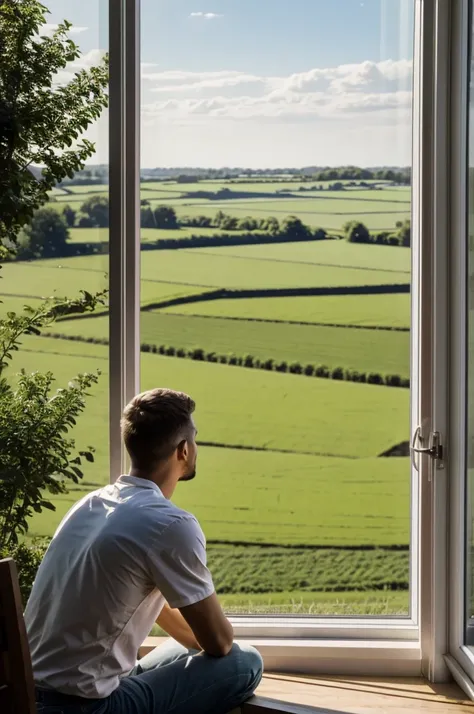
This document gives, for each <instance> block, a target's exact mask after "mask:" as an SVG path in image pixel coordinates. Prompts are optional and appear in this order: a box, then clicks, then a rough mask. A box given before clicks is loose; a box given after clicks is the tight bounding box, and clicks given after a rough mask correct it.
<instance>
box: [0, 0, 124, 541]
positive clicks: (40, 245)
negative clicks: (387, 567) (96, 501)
mask: <svg viewBox="0 0 474 714" xmlns="http://www.w3.org/2000/svg"><path fill="white" fill-rule="evenodd" d="M47 5H48V9H49V10H50V14H49V15H48V17H47V24H46V26H44V27H42V28H41V32H40V33H41V34H51V33H52V32H54V30H55V28H56V27H57V24H58V23H60V22H62V21H63V20H64V19H66V20H69V21H70V22H71V23H72V27H71V28H70V31H69V36H70V38H71V39H73V40H74V41H75V42H76V43H77V44H78V45H79V47H80V49H81V57H80V58H79V59H78V60H77V61H75V62H73V63H71V64H69V65H68V67H67V68H66V70H64V71H62V72H60V73H59V74H58V75H57V77H56V80H55V81H56V82H57V84H58V85H61V84H64V83H67V82H69V81H71V79H73V77H74V74H75V73H77V72H81V71H82V70H83V69H88V68H90V67H92V66H94V65H97V64H98V63H99V62H100V61H101V59H102V57H103V55H104V53H105V51H107V49H108V24H107V18H108V9H107V2H99V3H98V2H95V1H93V0H86V1H85V2H81V3H76V2H67V3H65V2H60V1H59V0H50V1H49V2H48V3H47ZM85 138H88V139H89V140H91V141H93V142H94V143H95V145H96V153H95V155H94V156H93V157H92V158H91V160H90V161H89V162H88V163H87V165H86V167H85V168H84V170H83V171H81V172H79V173H76V175H75V176H74V177H73V178H69V179H65V180H64V181H63V182H62V183H61V184H60V185H58V186H57V187H56V188H55V189H54V190H53V191H52V192H51V194H50V196H49V202H48V203H47V204H46V205H45V206H43V207H42V208H41V209H39V210H38V211H37V213H36V215H35V217H34V220H33V222H32V225H31V227H30V228H28V229H27V230H26V231H23V232H22V234H21V235H20V237H19V244H20V252H19V255H18V258H17V259H16V260H15V261H12V262H7V263H4V264H3V266H2V270H1V275H0V299H1V301H2V302H1V304H0V308H1V311H2V314H6V313H7V312H11V311H13V312H17V313H20V312H22V310H23V307H24V305H31V306H36V305H38V304H39V303H40V301H41V299H42V298H48V297H57V298H63V297H67V298H76V297H79V295H80V291H84V290H86V291H88V292H90V293H91V294H94V293H97V292H100V291H102V290H104V289H105V288H107V287H108V276H107V273H108V240H109V236H108V131H107V113H106V112H104V114H103V116H102V118H101V120H100V122H99V123H98V124H96V125H94V126H91V128H90V129H89V131H88V132H87V134H86V135H85ZM32 170H33V171H37V172H39V171H41V167H35V166H33V167H32ZM101 311H102V312H103V313H104V316H103V317H100V312H101ZM106 315H107V312H106V307H105V306H104V307H102V308H101V309H99V310H98V311H97V315H94V316H93V317H88V316H87V315H86V316H79V317H77V316H74V317H71V318H70V319H62V320H59V321H57V322H56V323H54V324H52V325H50V326H49V327H48V328H47V329H45V330H44V331H43V334H42V336H40V337H36V336H30V337H26V338H24V339H23V340H22V347H21V349H20V351H19V352H18V353H16V354H15V356H14V359H13V362H12V366H11V367H10V369H9V372H10V374H13V372H19V371H20V369H21V368H24V369H25V370H27V371H28V372H33V371H40V372H48V371H51V372H52V373H53V375H54V377H55V381H54V383H53V392H54V391H55V390H56V389H58V388H63V387H67V385H68V382H70V381H71V380H72V379H73V378H74V377H75V376H76V375H77V374H79V373H83V372H96V371H97V370H100V372H101V374H100V378H99V382H98V384H97V385H95V386H94V387H93V388H91V390H90V395H89V396H88V397H87V405H86V409H85V411H84V413H83V414H82V415H81V417H80V419H79V420H78V423H77V426H76V427H75V428H74V430H73V431H72V432H71V436H72V437H73V438H74V439H75V440H76V446H77V449H80V450H82V449H87V447H89V446H92V447H94V449H95V461H94V463H88V462H85V464H84V468H83V470H84V476H83V479H82V480H81V481H79V483H78V484H77V485H74V484H73V483H72V482H71V487H70V488H69V492H68V493H67V494H64V495H59V496H54V497H53V498H52V500H53V502H54V504H55V506H56V510H55V511H54V512H51V511H49V510H45V511H43V513H41V514H39V515H36V516H34V517H33V519H32V521H31V524H30V530H29V536H30V537H35V536H51V535H52V534H53V533H54V530H55V529H56V527H57V525H58V524H59V521H60V520H61V519H62V517H63V516H64V514H65V513H66V511H67V510H68V509H69V508H70V507H71V506H72V505H73V504H74V502H75V501H77V500H78V499H79V498H80V497H82V495H84V494H85V493H87V492H89V491H91V490H93V489H94V488H97V487H99V486H101V485H104V484H106V483H107V482H108V481H109V471H110V469H109V445H108V444H109V428H108V421H109V380H108V348H107V342H108V336H109V332H108V321H107V316H106Z"/></svg>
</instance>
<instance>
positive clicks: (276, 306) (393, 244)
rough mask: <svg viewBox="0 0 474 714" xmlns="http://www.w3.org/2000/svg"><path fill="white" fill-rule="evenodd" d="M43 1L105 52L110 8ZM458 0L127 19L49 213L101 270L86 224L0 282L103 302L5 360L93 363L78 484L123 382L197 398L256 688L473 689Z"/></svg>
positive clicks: (218, 551)
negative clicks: (100, 206)
mask: <svg viewBox="0 0 474 714" xmlns="http://www.w3.org/2000/svg"><path fill="white" fill-rule="evenodd" d="M50 4H51V9H52V10H53V14H52V16H51V23H55V22H57V21H58V20H59V19H61V17H62V14H63V13H64V14H65V15H66V14H67V16H68V19H70V20H72V22H73V28H74V29H73V32H75V33H76V35H77V39H78V40H79V41H80V45H81V48H82V49H83V50H84V53H85V57H86V58H88V57H89V58H90V59H91V61H92V60H94V61H95V58H97V57H98V48H100V47H102V48H103V47H107V45H108V41H106V40H105V24H104V23H106V20H107V18H106V15H107V13H106V9H107V8H106V5H107V3H104V5H101V6H100V13H99V19H97V17H98V15H97V5H95V4H94V5H92V3H90V2H88V0H85V1H84V2H83V3H81V4H80V6H77V5H76V4H70V3H69V4H68V8H67V12H66V9H65V8H64V6H63V3H53V2H52V0H51V3H50ZM471 5H472V3H471V2H468V1H467V0H453V2H451V3H445V2H441V1H440V2H433V3H431V2H427V0H413V2H412V0H397V1H395V0H394V1H393V2H385V1H383V0H380V2H379V1H378V0H366V2H364V3H360V2H358V1H356V0H354V1H351V0H337V1H336V0H334V2H331V3H314V2H313V3H309V2H304V1H303V0H295V1H294V2H293V3H292V4H291V6H290V5H289V4H288V3H287V2H283V1H281V2H280V1H278V0H272V2H269V1H267V0H261V2H259V3H257V4H255V3H251V2H249V1H247V0H242V1H241V2H239V3H237V2H228V3H226V4H225V7H224V6H223V7H222V9H220V8H216V9H215V10H213V9H212V8H208V9H207V8H204V9H203V10H202V11H198V10H197V9H196V7H195V6H192V5H191V4H190V3H188V2H185V3H174V4H172V5H170V4H169V3H153V2H150V0H142V2H141V3H139V2H138V0H132V1H130V2H128V1H127V2H126V1H125V0H120V2H118V3H116V4H115V5H114V13H113V14H111V15H110V18H109V21H110V25H109V31H110V52H111V67H110V74H111V78H110V102H111V105H110V107H111V108H110V114H109V117H108V119H109V132H107V131H105V132H103V131H102V128H101V126H100V125H99V126H98V127H97V128H96V129H94V131H96V137H97V155H96V157H95V158H94V161H93V162H91V164H90V166H88V167H87V169H86V173H85V174H82V176H80V177H77V178H78V179H81V181H82V185H81V181H74V182H73V183H70V184H68V185H64V186H59V187H58V188H57V189H56V191H55V192H54V195H53V196H52V197H51V199H52V200H51V204H50V207H52V208H53V209H54V210H62V209H63V208H64V206H63V204H66V203H69V204H70V205H71V206H72V208H74V207H75V206H76V204H77V207H78V210H79V211H80V212H81V213H85V212H86V209H82V206H83V204H84V202H85V201H86V196H89V197H92V196H107V194H109V196H110V256H106V252H107V242H108V232H109V231H108V229H107V227H106V226H104V227H99V226H94V227H91V226H88V225H87V221H86V223H84V222H82V225H81V226H79V224H77V225H76V223H74V225H73V226H70V236H71V237H70V238H69V240H68V241H67V245H68V246H70V245H73V241H76V243H75V245H78V244H81V245H82V244H87V245H91V244H92V245H93V248H87V249H86V248H84V249H82V248H80V249H79V248H76V249H75V250H76V252H77V251H82V250H84V251H85V253H84V254H82V255H76V254H74V255H69V254H68V255H66V254H65V255H64V256H63V255H61V256H59V255H55V256H54V257H52V258H50V257H46V256H42V257H41V258H40V259H35V260H34V261H33V260H31V261H17V262H15V263H11V264H8V265H6V266H4V269H3V270H2V273H3V278H2V281H1V283H0V290H1V292H2V293H3V298H2V299H3V300H4V304H3V306H2V310H7V309H18V307H19V306H20V307H21V304H22V302H23V301H25V302H27V301H29V300H35V299H38V297H40V296H41V295H42V294H44V293H45V291H47V292H48V293H50V292H52V291H53V290H54V289H56V290H57V292H58V293H60V292H64V291H65V290H66V291H67V292H70V291H71V289H72V288H74V287H77V288H79V289H80V288H86V289H88V290H90V291H94V290H98V289H100V288H102V287H104V286H106V285H110V288H111V294H110V315H108V317H107V315H105V314H104V315H100V314H99V315H97V316H94V317H87V318H81V319H77V320H72V319H71V320H65V321H61V323H58V324H57V325H55V326H54V328H51V331H54V332H55V333H56V336H55V337H53V336H52V335H45V336H43V337H40V338H39V337H38V338H37V337H31V338H28V339H27V340H25V348H26V349H24V350H22V351H21V352H20V354H19V355H18V361H17V365H18V366H25V367H26V368H28V369H32V368H34V367H36V366H37V365H38V364H46V365H47V366H51V367H54V372H55V373H56V374H57V375H58V376H59V377H61V378H64V379H69V378H70V377H71V376H73V374H74V373H75V372H77V371H80V370H81V369H87V368H89V364H91V362H93V365H94V366H96V365H99V364H100V366H101V368H102V376H101V381H100V387H99V388H98V389H97V391H96V392H95V393H94V395H93V396H92V397H91V398H90V400H89V403H88V407H87V410H88V411H87V413H86V414H85V415H84V417H83V419H82V420H81V424H80V425H79V426H78V432H77V438H78V442H80V440H81V438H82V436H83V438H84V440H85V441H86V443H89V441H90V442H91V443H92V444H93V445H95V446H96V447H97V459H96V463H95V465H94V466H92V467H91V469H90V470H89V471H88V472H87V474H86V478H85V479H84V482H82V483H81V485H80V489H87V490H89V489H90V488H92V487H93V486H94V485H95V484H99V483H104V482H105V481H106V478H107V473H106V472H107V471H108V469H109V467H110V475H111V478H112V479H113V478H115V477H116V476H117V474H118V472H119V471H120V470H121V469H122V468H123V451H122V450H121V446H120V438H119V429H118V425H119V416H120V412H121V409H122V407H123V404H124V403H125V402H126V401H127V400H128V399H129V398H130V397H131V396H132V394H133V393H135V392H136V391H137V390H138V388H139V386H142V387H143V388H148V387H151V386H155V385H156V384H157V383H158V382H159V383H160V384H166V385H167V386H171V387H174V388H178V389H184V390H186V391H188V392H190V393H191V394H192V396H193V397H194V398H195V399H196V401H197V403H198V411H197V415H196V418H197V420H198V422H199V431H200V438H201V449H200V459H199V477H198V478H197V479H196V481H195V482H194V483H192V484H187V485H183V487H182V489H180V490H179V492H178V502H179V503H180V505H182V506H184V507H185V508H188V509H189V510H191V511H193V512H195V513H196V515H197V516H198V517H199V519H200V521H201V523H202V525H203V527H204V530H205V532H206V533H207V536H208V541H209V556H210V557H209V559H210V564H211V567H212V569H213V572H214V575H215V580H216V585H217V588H218V590H219V592H220V594H221V596H222V599H223V602H224V604H225V607H226V609H227V610H228V612H230V613H231V614H232V615H233V618H234V623H235V629H236V632H237V634H238V635H239V636H241V635H248V636H249V637H253V638H259V639H258V643H259V647H260V649H261V651H262V652H263V653H264V656H265V658H266V665H267V667H268V668H269V669H270V668H276V667H277V668H280V669H288V670H291V669H293V670H294V669H297V670H299V671H310V672H317V671H324V672H326V673H327V672H333V673H341V674H342V673H347V674H356V673H357V672H366V673H367V672H370V673H371V674H377V673H380V674H385V675H387V674H392V675H395V674H400V675H406V674H419V673H420V672H423V673H424V674H425V675H427V676H428V677H430V678H431V679H438V680H439V679H443V678H446V676H447V671H448V670H447V668H446V664H445V658H444V655H445V654H446V652H448V651H449V652H450V656H448V657H447V659H446V662H447V666H448V667H449V668H450V669H451V671H452V672H453V673H454V674H455V676H456V677H457V678H458V680H459V681H462V682H464V685H463V686H465V688H466V689H469V686H471V685H470V682H471V683H472V681H474V657H473V656H472V651H471V650H472V647H473V641H472V636H471V632H472V630H471V622H472V615H473V612H472V604H471V603H472V596H471V586H470V584H471V581H472V572H471V571H472V569H471V541H472V538H471V521H472V514H471V502H470V501H471V499H470V489H471V483H470V476H469V473H470V456H471V454H470V452H471V448H470V438H469V434H470V432H471V431H472V428H471V427H472V423H471V422H472V419H471V417H472V414H471V412H472V409H471V406H472V405H471V404H470V402H469V399H468V398H466V394H469V392H466V389H464V387H465V382H466V379H467V384H468V385H470V384H471V382H472V379H471V374H470V372H471V362H472V359H471V356H470V354H469V350H468V343H469V337H470V324H469V317H468V316H467V319H466V321H465V320H464V317H465V316H466V314H467V315H468V314H469V312H470V310H469V304H470V303H469V300H470V298H469V294H470V287H471V286H470V281H469V280H468V279H467V277H466V273H468V274H469V275H470V273H471V272H472V271H471V268H472V265H471V257H472V256H471V254H470V253H471V248H472V246H471V245H470V243H468V241H467V240H466V234H467V233H468V234H469V235H470V233H471V232H472V231H471V230H470V229H471V228H472V226H471V225H470V223H471V222H470V219H469V224H468V227H467V228H466V211H467V208H468V207H469V211H470V212H472V211H471V209H472V205H471V204H472V196H471V195H470V192H467V191H466V185H467V184H468V183H469V181H470V179H471V175H470V174H471V168H470V163H472V162H470V161H466V157H467V156H468V154H467V152H466V141H467V136H468V134H469V142H468V143H469V145H470V143H472V142H471V136H470V134H471V133H472V132H471V128H472V127H471V126H470V125H471V123H472V122H471V119H472V117H471V116H470V109H468V101H467V98H468V85H469V78H468V68H469V66H470V65H469V61H470V60H469V59H468V56H469V51H468V50H469V41H468V35H470V34H471V29H469V32H468V30H467V28H468V26H469V28H472V13H471V15H469V17H468V8H470V6H471ZM140 6H141V7H140ZM140 10H141V33H140V34H139V16H140V12H139V11H140ZM250 17H251V19H252V21H251V22H250V21H249V18H250ZM342 17H343V18H344V23H341V18H342ZM92 18H94V21H93V20H92ZM468 20H469V22H468ZM86 27H87V28H89V29H88V30H85V29H83V30H81V31H80V28H86ZM94 28H95V29H94ZM97 28H100V30H98V29H97ZM356 29H357V32H356V31H355V30H356ZM97 32H98V33H99V34H98V36H97V34H96V33H97ZM157 37H159V42H158V41H157ZM354 37H355V38H356V39H357V41H356V42H353V38H354ZM413 40H414V41H413ZM140 90H141V98H140V99H139V97H140ZM469 107H470V104H469ZM468 118H469V122H468ZM467 122H468V123H469V127H467V126H466V123H467ZM468 129H469V131H468ZM140 133H141V147H140V145H139V138H140ZM412 136H413V146H412ZM109 142H110V147H111V150H110V160H111V161H110V166H111V169H110V182H109V184H107V174H108V171H107V165H108V156H109ZM469 156H470V154H469ZM412 157H413V161H412ZM468 164H469V166H468ZM96 179H97V180H96ZM93 180H95V183H93V184H86V181H93ZM91 185H92V189H90V188H88V187H90V186H91ZM468 193H469V195H468ZM53 199H54V200H53ZM466 202H467V203H466ZM72 203H74V205H72ZM69 215H71V214H70V213H69ZM81 217H82V216H81ZM78 219H79V220H80V218H79V216H77V215H76V217H75V219H74V221H77V220H78ZM410 219H411V224H410V223H409V222H408V221H409V220H410ZM346 224H348V225H346ZM397 224H399V225H397ZM412 235H413V239H412V237H411V236H412ZM86 236H87V240H84V238H85V237H86ZM471 242H472V241H471ZM408 243H409V244H410V245H407V244H408ZM97 246H100V248H97ZM88 251H90V254H89V252H88ZM109 260H110V270H109ZM59 266H62V267H59ZM466 268H467V270H466ZM140 269H141V278H140ZM107 272H108V277H106V274H107ZM23 283H24V286H23ZM466 285H467V290H466ZM466 292H467V294H468V297H466ZM25 296H26V297H25ZM410 302H411V310H410ZM109 325H110V329H109ZM466 325H467V328H466ZM388 328H390V329H388ZM66 338H67V339H66ZM107 341H108V342H109V343H110V347H109V349H110V360H109V351H108V350H107V345H106V343H107ZM109 362H110V375H111V376H110V401H108V400H107V398H106V396H105V392H104V389H105V384H106V383H107V381H106V380H107V379H108V367H109ZM362 375H365V378H364V377H363V376H362ZM369 375H370V377H369ZM408 379H410V388H408V384H407V380H408ZM460 387H461V388H460ZM469 389H470V387H469ZM109 420H110V434H111V439H110V447H111V448H110V454H111V458H110V462H109V458H108V451H107V450H108V445H109V440H108V436H107V434H108V422H109ZM410 421H411V425H410ZM418 426H419V427H420V430H418V429H417V427H418ZM81 430H82V431H81ZM466 431H467V433H468V436H467V437H465V434H466ZM435 432H439V434H440V440H441V444H442V446H443V447H445V448H444V452H443V454H442V456H443V458H442V459H439V460H438V459H435V458H433V453H432V452H430V453H427V451H426V449H429V448H430V445H432V443H433V438H434V433H435ZM411 435H415V436H416V438H415V441H414V442H413V446H414V447H415V450H413V451H412V454H411V455H412V462H410V458H409V455H410V438H411ZM419 449H422V450H424V451H421V452H419V451H417V450H419ZM435 455H439V454H435ZM79 495H80V493H75V492H74V493H71V494H69V495H68V497H67V498H68V499H69V502H71V501H72V500H75V499H76V496H79ZM448 507H449V511H448ZM65 508H66V503H65V502H64V503H63V502H61V501H58V512H57V515H56V518H57V519H58V518H59V517H60V515H61V509H64V510H65ZM53 526H54V523H53V521H49V522H47V521H46V520H41V519H37V520H36V521H35V522H34V528H33V531H34V532H35V533H41V532H51V530H52V528H53ZM48 529H49V530H48ZM448 531H449V536H450V537H449V546H450V550H449V551H448V544H447V533H448ZM448 567H449V570H448ZM448 572H449V573H450V578H449V588H448V587H447V580H448V579H447V573H448ZM466 583H467V585H466ZM448 615H449V616H450V623H449V624H450V627H449V638H448V627H447V620H448ZM328 616H330V617H328ZM367 616H370V617H367ZM448 639H449V643H448ZM463 677H464V679H463ZM471 691H472V690H471Z"/></svg>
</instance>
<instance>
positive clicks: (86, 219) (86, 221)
mask: <svg viewBox="0 0 474 714" xmlns="http://www.w3.org/2000/svg"><path fill="white" fill-rule="evenodd" d="M77 225H78V226H79V228H94V226H95V223H94V221H93V220H92V218H91V217H90V216H86V215H84V214H83V213H82V214H81V213H80V214H79V216H78V218H77Z"/></svg>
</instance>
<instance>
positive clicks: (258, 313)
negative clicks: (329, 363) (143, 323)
mask: <svg viewBox="0 0 474 714" xmlns="http://www.w3.org/2000/svg"><path fill="white" fill-rule="evenodd" d="M163 312H164V313H167V314H168V313H171V314H173V313H174V314H177V315H202V316H205V317H215V318H222V317H228V318H237V319H250V320H283V321H287V322H309V323H311V322H312V323H315V324H318V323H323V324H331V325H334V324H336V325H359V326H362V327H364V326H365V327H370V326H383V327H403V328H407V329H408V327H409V325H410V296H409V295H379V296H377V299H374V296H373V295H356V296H353V297H351V300H350V302H349V301H348V300H347V297H346V296H344V295H332V296H330V297H326V296H321V297H317V298H315V297H272V298H242V299H238V300H225V299H223V300H208V301H207V302H193V303H188V304H185V305H175V306H173V307H167V308H163V310H162V313H163ZM144 319H145V317H144ZM346 334H347V333H346ZM361 334H362V333H361ZM359 337H360V335H359Z"/></svg>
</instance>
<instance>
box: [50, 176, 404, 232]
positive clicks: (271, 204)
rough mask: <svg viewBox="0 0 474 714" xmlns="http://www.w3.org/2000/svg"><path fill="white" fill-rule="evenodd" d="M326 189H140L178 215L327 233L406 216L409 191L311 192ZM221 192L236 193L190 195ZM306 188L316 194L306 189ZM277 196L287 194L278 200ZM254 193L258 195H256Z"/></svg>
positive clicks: (241, 185) (92, 189) (154, 185)
mask: <svg viewBox="0 0 474 714" xmlns="http://www.w3.org/2000/svg"><path fill="white" fill-rule="evenodd" d="M327 185H328V184H322V183H321V182H312V183H310V184H308V183H298V182H291V181H288V182H281V183H280V182H269V183H263V182H238V183H237V182H236V183H232V182H226V181H202V182H199V183H195V184H178V183H175V182H166V183H163V182H146V183H143V184H142V186H141V197H142V199H147V200H148V201H149V202H150V205H151V207H152V208H155V207H156V206H158V205H160V204H167V205H172V206H173V207H174V208H175V210H176V212H177V214H178V217H182V216H184V215H188V216H196V215H205V216H210V217H214V216H215V214H216V213H217V212H218V211H224V213H228V214H230V215H232V216H236V217H239V218H243V217H244V216H254V217H256V218H262V217H267V216H275V217H276V218H279V219H280V218H284V217H285V216H287V215H297V216H299V217H300V218H301V219H302V220H303V222H305V223H307V224H308V225H310V226H312V227H315V228H325V229H326V230H331V231H333V230H336V231H340V230H341V229H342V226H343V225H344V223H345V222H346V221H347V220H352V219H357V220H360V221H362V222H363V223H365V225H366V226H367V227H368V228H369V229H370V230H393V229H394V228H395V224H396V222H397V221H399V220H404V219H405V218H409V217H410V189H409V188H408V187H393V186H391V185H389V184H383V183H381V182H378V183H377V185H378V187H379V190H373V189H367V188H365V189H364V188H362V189H361V188H350V187H348V188H347V189H345V190H341V191H328V190H324V191H321V190H316V189H318V187H323V188H326V189H327ZM346 185H347V183H346ZM223 188H227V189H229V190H230V191H232V192H233V193H235V194H236V197H231V198H230V199H229V198H226V199H225V200H216V199H213V200H209V199H202V198H193V197H192V194H193V193H196V192H197V191H206V192H211V193H217V192H218V191H220V190H222V189H223ZM310 188H311V189H313V188H314V189H315V190H308V189H310ZM300 189H304V190H300ZM107 192H108V187H107V186H105V185H101V186H71V187H70V188H68V190H67V192H62V193H60V192H57V191H56V192H55V193H54V195H53V196H52V198H53V202H52V203H51V204H50V205H51V206H53V207H54V208H56V209H58V210H61V208H62V206H64V205H66V204H69V205H70V206H71V207H72V208H74V209H75V210H77V211H79V210H80V208H81V206H82V203H83V202H84V200H86V199H87V198H89V197H90V196H93V195H104V194H107ZM279 193H285V194H291V196H290V197H287V196H282V197H279V195H278V194H279ZM255 194H260V196H258V197H255ZM262 194H264V195H263V196H262ZM144 239H146V238H145V237H144Z"/></svg>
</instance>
